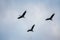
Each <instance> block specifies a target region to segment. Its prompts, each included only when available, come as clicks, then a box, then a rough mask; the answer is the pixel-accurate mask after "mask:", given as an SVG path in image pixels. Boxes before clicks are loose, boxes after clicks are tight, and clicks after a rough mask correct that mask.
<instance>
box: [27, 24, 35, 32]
mask: <svg viewBox="0 0 60 40" xmlns="http://www.w3.org/2000/svg"><path fill="white" fill-rule="evenodd" d="M34 26H35V24H34V25H33V26H32V28H31V29H29V30H27V32H30V31H31V32H33V28H34Z"/></svg>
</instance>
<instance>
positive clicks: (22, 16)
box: [18, 11, 26, 19]
mask: <svg viewBox="0 0 60 40" xmlns="http://www.w3.org/2000/svg"><path fill="white" fill-rule="evenodd" d="M25 14H26V11H24V13H23V14H22V15H21V16H19V17H18V19H20V18H24V16H25Z"/></svg>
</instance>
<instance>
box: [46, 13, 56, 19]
mask: <svg viewBox="0 0 60 40" xmlns="http://www.w3.org/2000/svg"><path fill="white" fill-rule="evenodd" d="M54 15H55V13H53V14H52V15H51V17H50V18H47V19H46V20H52V18H53V16H54Z"/></svg>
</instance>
